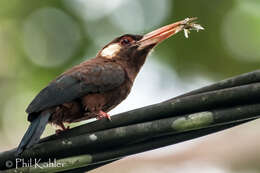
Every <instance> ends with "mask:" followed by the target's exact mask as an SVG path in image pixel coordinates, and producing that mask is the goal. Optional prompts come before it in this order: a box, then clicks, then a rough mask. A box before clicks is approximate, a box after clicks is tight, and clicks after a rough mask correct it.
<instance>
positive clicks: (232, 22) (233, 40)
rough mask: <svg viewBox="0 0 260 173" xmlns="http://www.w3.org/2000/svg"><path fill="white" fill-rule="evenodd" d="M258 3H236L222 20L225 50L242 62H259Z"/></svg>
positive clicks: (254, 1)
mask: <svg viewBox="0 0 260 173" xmlns="http://www.w3.org/2000/svg"><path fill="white" fill-rule="evenodd" d="M259 9H260V1H257V0H251V1H236V5H235V6H234V7H233V9H232V10H231V11H230V12H229V13H228V14H227V15H226V17H225V18H224V20H223V26H222V33H223V34H222V38H223V40H224V43H225V45H226V48H227V49H228V50H229V51H230V52H231V53H232V54H233V55H234V56H232V57H234V58H236V59H237V58H239V59H241V60H243V61H250V62H260V51H259V45H260V10H259Z"/></svg>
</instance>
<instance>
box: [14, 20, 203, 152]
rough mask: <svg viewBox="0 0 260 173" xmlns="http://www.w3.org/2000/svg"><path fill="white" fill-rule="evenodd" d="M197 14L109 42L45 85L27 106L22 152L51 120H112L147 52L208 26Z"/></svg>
mask: <svg viewBox="0 0 260 173" xmlns="http://www.w3.org/2000/svg"><path fill="white" fill-rule="evenodd" d="M194 20H195V18H187V19H185V20H182V21H179V22H176V23H173V24H170V25H167V26H164V27H162V28H160V29H157V30H155V31H152V32H150V33H148V34H146V35H144V36H141V35H130V34H126V35H123V36H121V37H118V38H116V39H114V40H113V41H111V42H110V43H108V44H107V45H106V46H105V47H104V48H103V49H101V50H100V51H99V53H98V54H97V56H96V57H95V58H93V59H90V60H88V61H85V62H83V63H81V64H79V65H77V66H75V67H73V68H71V69H69V70H67V71H65V72H64V73H63V74H61V75H60V76H58V77H57V78H56V79H55V80H53V81H52V82H51V83H50V84H49V85H48V86H47V87H46V88H44V89H43V90H42V91H41V92H40V93H39V94H38V95H37V96H36V97H35V98H34V100H33V101H32V102H31V104H30V105H29V106H28V108H27V109H26V112H27V113H28V121H30V122H31V124H30V126H29V128H28V130H27V131H26V133H25V135H24V137H23V138H22V141H21V143H20V145H19V146H18V149H17V153H18V154H20V153H21V152H22V151H23V150H24V149H25V148H29V147H30V146H32V145H33V144H35V143H37V142H38V141H39V139H40V136H41V134H42V133H43V130H44V129H45V126H46V124H47V123H48V122H49V123H52V124H55V125H58V126H60V127H61V129H62V130H65V129H66V128H65V127H64V125H63V123H72V122H78V121H81V120H86V119H89V118H93V117H96V118H99V119H100V118H103V117H106V118H108V119H110V116H109V115H108V114H107V112H108V111H110V110H111V109H113V108H114V107H115V106H117V105H118V104H119V103H120V102H122V101H123V100H124V99H125V98H126V97H127V95H128V94H129V92H130V90H131V87H132V85H133V82H134V80H135V77H136V75H137V74H138V72H139V70H140V68H141V67H142V65H143V64H144V62H145V59H146V57H147V55H148V53H149V52H150V51H151V49H152V48H153V47H155V46H156V45H157V44H158V43H160V42H161V41H163V40H165V39H166V38H168V37H170V36H172V35H174V34H176V33H177V32H179V31H181V30H184V32H185V36H188V33H189V30H191V29H195V30H200V29H203V28H202V27H201V26H200V25H198V24H195V23H192V21H194Z"/></svg>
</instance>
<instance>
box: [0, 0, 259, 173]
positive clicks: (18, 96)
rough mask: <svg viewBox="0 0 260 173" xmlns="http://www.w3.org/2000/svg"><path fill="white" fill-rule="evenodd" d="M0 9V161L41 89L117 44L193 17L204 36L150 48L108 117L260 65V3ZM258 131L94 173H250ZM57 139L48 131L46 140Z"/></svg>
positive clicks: (151, 1)
mask: <svg viewBox="0 0 260 173" xmlns="http://www.w3.org/2000/svg"><path fill="white" fill-rule="evenodd" d="M0 7H1V9H0V98H1V99H0V152H1V151H4V150H8V149H11V148H13V147H16V146H17V145H18V143H19V141H20V140H21V138H22V136H23V134H24V132H25V131H26V129H27V127H28V125H29V123H28V122H27V120H26V119H27V117H26V114H25V109H26V107H27V105H28V104H29V103H30V101H31V100H32V99H33V98H34V96H35V95H36V94H37V93H38V92H39V91H40V90H41V89H42V88H43V87H45V86H46V85H47V84H48V82H50V81H51V80H52V79H54V78H55V77H56V76H57V75H58V74H60V73H62V72H63V71H64V70H66V69H68V68H70V67H72V66H73V65H76V64H78V63H80V62H82V61H84V60H87V59H88V58H91V57H94V56H95V55H96V53H97V51H98V50H99V49H101V48H102V47H103V46H104V45H105V44H106V43H108V42H109V41H110V40H112V39H113V38H114V37H117V36H119V35H122V34H125V33H133V34H145V33H147V32H149V31H152V30H153V29H156V28H158V27H161V26H163V25H166V24H169V23H172V22H174V21H178V20H182V19H184V18H186V17H194V16H196V17H198V18H199V23H200V24H201V25H202V26H203V27H205V31H202V32H199V33H192V34H191V35H190V38H189V39H186V38H184V36H183V33H179V34H177V35H176V36H174V37H172V38H170V39H168V40H167V41H165V42H163V43H162V44H160V45H159V46H158V47H156V49H155V50H154V51H153V53H152V54H151V55H150V56H149V58H148V59H147V61H146V64H145V65H144V67H143V69H142V70H141V72H140V74H139V75H138V77H137V79H136V82H135V85H134V87H133V89H132V92H131V94H130V95H129V97H128V98H127V99H126V100H125V101H124V102H123V103H122V104H120V105H119V106H118V107H117V108H115V109H114V110H113V111H111V114H116V113H119V112H123V111H128V110H131V109H134V108H138V107H143V106H145V105H150V104H153V103H158V102H160V101H164V100H166V99H168V98H172V97H174V96H177V95H179V94H182V93H185V92H188V91H190V90H192V89H196V88H199V87H202V86H205V85H207V84H211V83H213V82H215V81H218V80H222V79H225V78H227V77H231V76H234V75H238V74H241V73H245V72H249V71H253V70H256V69H258V68H259V65H260V51H259V45H260V1H258V0H247V1H244V0H229V1H226V0H212V1H207V0H197V1H192V0H186V1H177V0H175V1H174V0H160V1H158V0H109V1H107V0H99V1H96V0H73V1H71V0H44V1H35V0H27V1H21V0H12V1H8V0H1V1H0ZM83 123H84V122H83ZM75 125H79V124H75ZM259 125H260V121H254V122H250V123H247V124H244V125H242V126H239V127H235V128H232V129H230V130H226V131H223V132H220V133H217V134H213V135H210V136H206V137H203V138H199V139H195V140H191V141H187V142H184V143H181V144H177V145H173V146H169V147H165V148H162V149H157V150H154V151H150V152H146V153H142V154H138V155H134V156H131V157H128V158H125V159H123V160H121V161H118V162H115V163H112V164H110V165H107V166H105V167H102V168H99V169H96V170H94V171H92V173H101V172H113V173H121V172H122V171H124V173H144V172H150V173H155V172H163V173H172V172H182V173H194V172H200V173H204V172H205V173H206V172H207V173H208V172H210V173H233V172H241V173H257V172H260V164H259V160H260V147H259V146H260V139H259V136H260V132H259V131H260V126H259ZM54 131H55V130H54V129H53V127H51V126H50V125H48V128H47V130H46V132H45V133H44V135H45V136H46V135H49V134H52V133H54ZM158 170H160V171H158Z"/></svg>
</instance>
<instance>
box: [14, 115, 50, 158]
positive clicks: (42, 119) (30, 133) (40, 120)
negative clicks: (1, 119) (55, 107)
mask: <svg viewBox="0 0 260 173" xmlns="http://www.w3.org/2000/svg"><path fill="white" fill-rule="evenodd" d="M36 116H37V115H36ZM50 116H51V113H50V112H48V111H44V112H42V113H41V114H40V115H38V116H37V117H36V118H35V119H34V120H33V121H32V122H31V124H30V126H29V128H28V129H27V131H26V133H25V134H24V136H23V138H22V140H21V142H20V144H19V146H18V148H17V155H19V154H21V153H22V152H23V150H24V149H26V148H29V147H31V146H32V145H33V144H35V143H37V142H38V141H39V140H40V137H41V135H42V133H43V131H44V129H45V127H46V125H47V123H48V120H49V118H50Z"/></svg>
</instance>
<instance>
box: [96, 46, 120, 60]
mask: <svg viewBox="0 0 260 173" xmlns="http://www.w3.org/2000/svg"><path fill="white" fill-rule="evenodd" d="M120 49H121V46H120V44H118V43H114V44H111V45H109V46H108V47H106V48H105V49H103V50H102V51H101V53H100V55H101V56H103V57H105V58H108V59H111V58H113V57H114V56H115V55H116V54H117V53H118V52H119V51H120Z"/></svg>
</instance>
